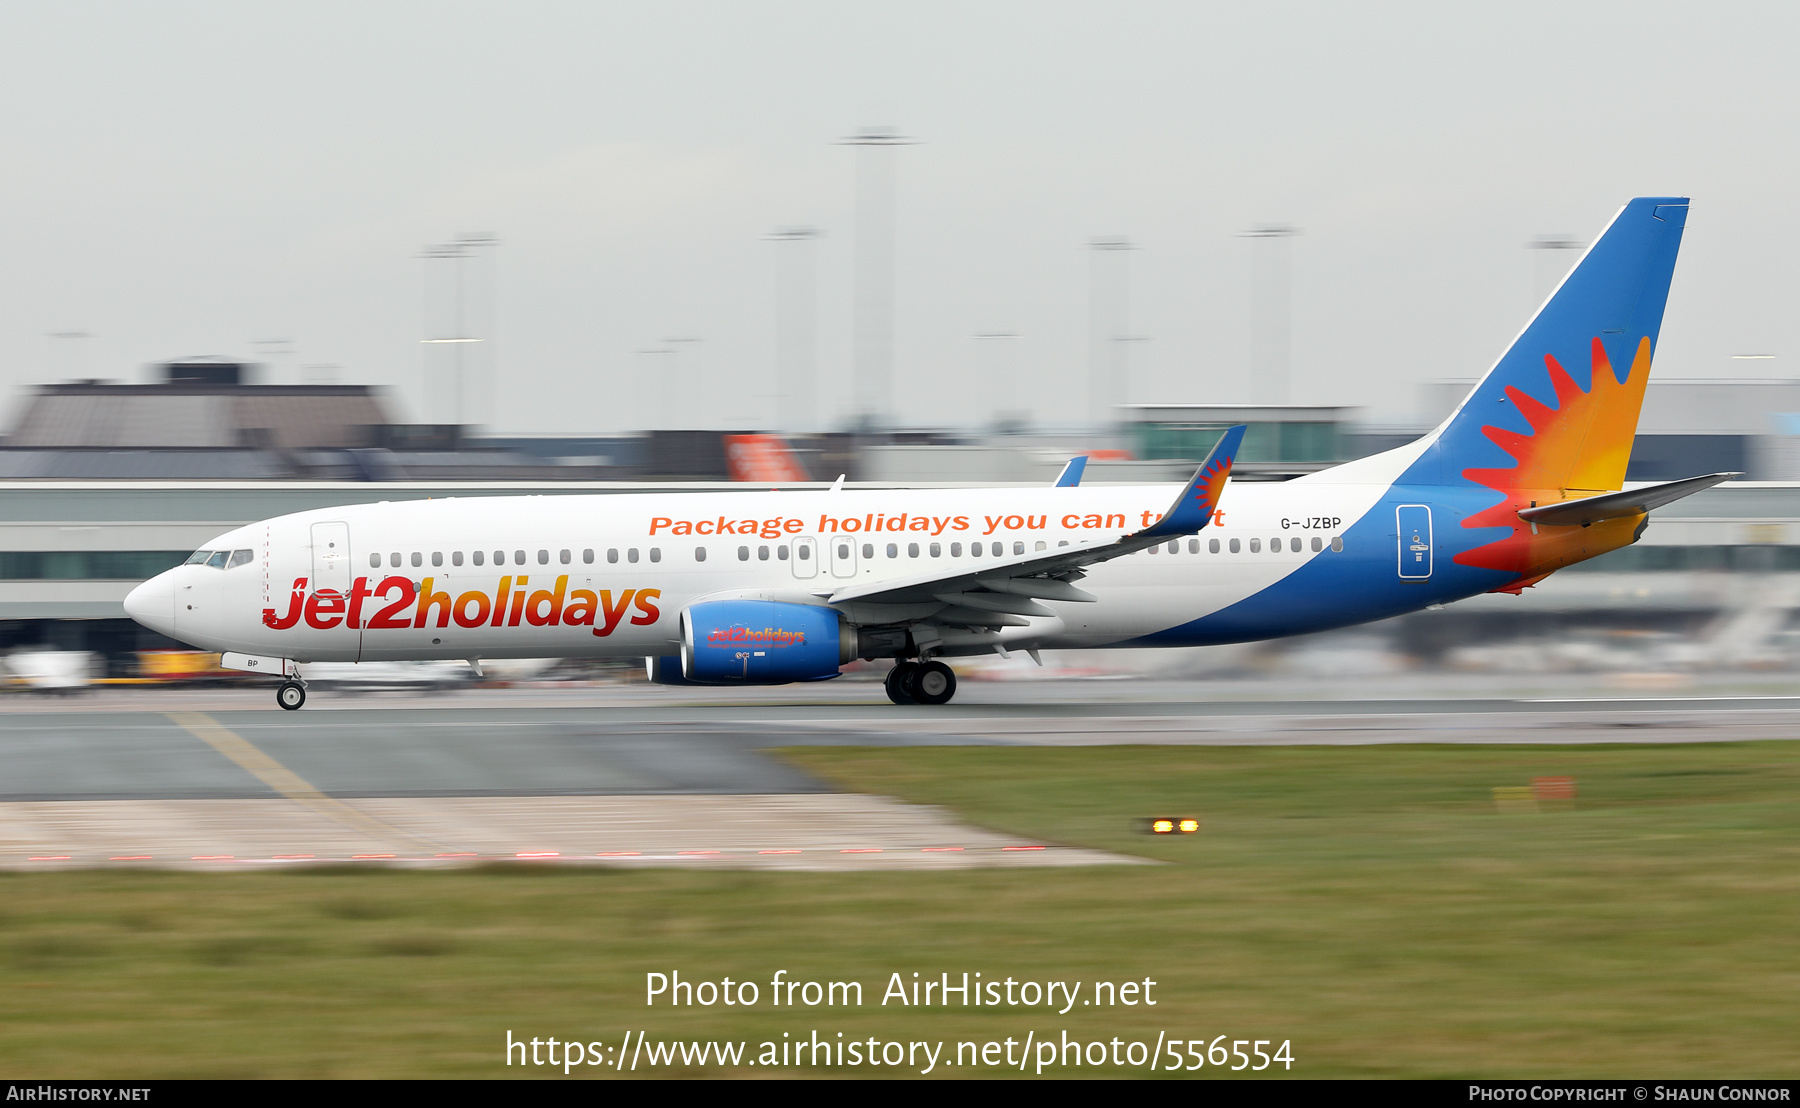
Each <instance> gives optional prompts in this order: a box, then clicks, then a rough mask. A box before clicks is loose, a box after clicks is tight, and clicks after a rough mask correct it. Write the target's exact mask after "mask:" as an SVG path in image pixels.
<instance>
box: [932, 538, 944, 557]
mask: <svg viewBox="0 0 1800 1108" xmlns="http://www.w3.org/2000/svg"><path fill="white" fill-rule="evenodd" d="M931 556H932V557H933V558H942V557H943V556H944V548H943V547H942V546H941V545H939V544H938V543H935V542H934V543H932V544H931Z"/></svg>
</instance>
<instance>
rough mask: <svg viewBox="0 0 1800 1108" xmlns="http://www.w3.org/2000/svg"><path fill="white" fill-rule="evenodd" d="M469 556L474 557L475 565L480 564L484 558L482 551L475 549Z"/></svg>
mask: <svg viewBox="0 0 1800 1108" xmlns="http://www.w3.org/2000/svg"><path fill="white" fill-rule="evenodd" d="M471 557H473V558H474V559H475V564H476V565H480V564H481V563H482V562H483V561H485V560H486V555H485V554H483V553H482V552H481V551H479V550H477V551H476V552H475V553H474V554H473V555H471Z"/></svg>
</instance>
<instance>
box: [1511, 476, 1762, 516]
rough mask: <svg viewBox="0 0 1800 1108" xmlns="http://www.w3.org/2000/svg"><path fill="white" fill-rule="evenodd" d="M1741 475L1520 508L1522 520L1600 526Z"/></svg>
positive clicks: (1638, 513)
mask: <svg viewBox="0 0 1800 1108" xmlns="http://www.w3.org/2000/svg"><path fill="white" fill-rule="evenodd" d="M1742 476H1743V474H1741V473H1709V474H1707V475H1706V476H1704V477H1689V478H1686V479H1684V480H1681V481H1670V482H1668V483H1666V484H1662V485H1646V486H1644V487H1643V488H1641V489H1627V490H1626V491H1624V492H1609V493H1603V494H1601V495H1600V496H1589V497H1585V498H1583V499H1581V500H1564V501H1562V502H1560V503H1557V504H1543V505H1540V506H1538V507H1536V508H1521V509H1519V518H1520V519H1522V520H1525V521H1526V522H1527V523H1538V524H1543V525H1545V526H1548V527H1574V526H1577V525H1579V526H1582V527H1586V526H1588V525H1589V524H1594V523H1599V522H1600V521H1601V520H1603V519H1619V518H1622V517H1625V516H1635V515H1641V514H1643V513H1645V512H1648V511H1652V510H1654V509H1656V508H1660V507H1662V506H1663V505H1665V504H1673V503H1675V502H1676V501H1677V500H1680V499H1681V498H1682V497H1684V496H1692V495H1694V494H1695V493H1697V492H1700V491H1701V490H1703V489H1710V488H1712V487H1713V486H1714V485H1716V484H1718V483H1719V482H1721V481H1729V480H1731V479H1732V478H1733V477H1742Z"/></svg>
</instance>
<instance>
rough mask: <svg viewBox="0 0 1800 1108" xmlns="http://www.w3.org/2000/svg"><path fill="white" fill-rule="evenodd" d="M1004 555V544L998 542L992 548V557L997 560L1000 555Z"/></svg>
mask: <svg viewBox="0 0 1800 1108" xmlns="http://www.w3.org/2000/svg"><path fill="white" fill-rule="evenodd" d="M1004 553H1006V544H1005V543H1000V542H997V543H995V544H994V547H993V555H994V557H996V558H998V557H999V556H1000V555H1002V554H1004Z"/></svg>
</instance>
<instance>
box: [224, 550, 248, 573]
mask: <svg viewBox="0 0 1800 1108" xmlns="http://www.w3.org/2000/svg"><path fill="white" fill-rule="evenodd" d="M254 557H256V554H255V553H254V552H252V551H249V550H233V551H232V552H231V561H229V562H226V563H225V568H226V569H236V568H237V567H239V566H245V565H249V564H250V559H252V558H254Z"/></svg>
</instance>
